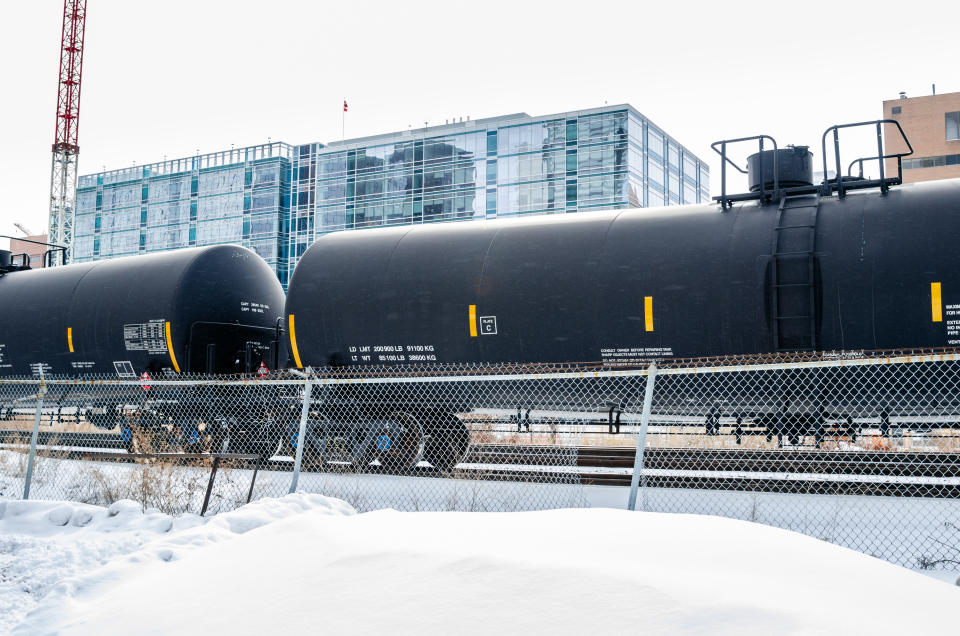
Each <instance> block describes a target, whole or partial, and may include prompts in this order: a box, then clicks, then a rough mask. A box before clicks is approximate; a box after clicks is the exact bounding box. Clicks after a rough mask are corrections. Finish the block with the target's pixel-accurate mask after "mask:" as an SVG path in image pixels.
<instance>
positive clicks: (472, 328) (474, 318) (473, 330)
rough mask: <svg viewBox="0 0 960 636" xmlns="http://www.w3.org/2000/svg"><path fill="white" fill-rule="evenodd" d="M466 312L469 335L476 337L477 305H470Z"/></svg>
mask: <svg viewBox="0 0 960 636" xmlns="http://www.w3.org/2000/svg"><path fill="white" fill-rule="evenodd" d="M468 313H469V317H470V337H471V338H476V337H477V306H476V305H470V310H469V312H468Z"/></svg>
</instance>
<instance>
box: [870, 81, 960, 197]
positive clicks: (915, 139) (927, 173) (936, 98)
mask: <svg viewBox="0 0 960 636" xmlns="http://www.w3.org/2000/svg"><path fill="white" fill-rule="evenodd" d="M902 95H903V93H901V96H902ZM883 118H884V119H896V120H897V121H898V122H900V125H901V126H902V127H903V131H904V132H905V133H906V134H907V139H909V140H910V144H911V145H912V146H913V154H912V155H910V156H909V157H905V158H904V159H903V182H904V183H914V182H917V181H933V180H934V179H951V178H954V177H960V93H945V94H942V95H926V96H924V97H909V98H908V97H901V98H900V99H890V100H887V101H884V102H883ZM886 128H887V130H886V132H885V134H884V138H885V141H886V152H887V153H890V152H905V151H906V145H905V144H904V143H903V141H902V140H901V138H900V135H899V133H898V132H897V130H896V128H895V127H893V126H889V125H888V126H886ZM886 170H887V174H888V175H896V172H897V163H896V160H893V159H888V160H887V166H886Z"/></svg>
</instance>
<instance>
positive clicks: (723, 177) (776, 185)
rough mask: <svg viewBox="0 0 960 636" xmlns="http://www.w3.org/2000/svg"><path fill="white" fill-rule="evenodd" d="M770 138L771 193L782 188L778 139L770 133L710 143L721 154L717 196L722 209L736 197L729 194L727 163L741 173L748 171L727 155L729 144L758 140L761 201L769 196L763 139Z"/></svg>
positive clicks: (728, 205) (750, 196)
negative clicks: (718, 195)
mask: <svg viewBox="0 0 960 636" xmlns="http://www.w3.org/2000/svg"><path fill="white" fill-rule="evenodd" d="M764 139H769V140H770V141H771V143H773V189H772V190H771V191H770V192H771V193H774V192H776V191H777V190H779V189H780V175H779V172H778V167H777V155H778V154H779V153H778V152H777V140H776V139H774V138H773V137H771V136H770V135H753V136H752V137H739V138H737V139H722V140H720V141H715V142H713V143H712V144H710V147H711V148H713V151H714V152H715V153H717V154H718V155H720V197H719V198H716V197H715V199H717V200H719V201H720V209H721V210H726V209H727V208H728V207H730V204H731V203H732V202H733V201H734V198H732V197H728V196H727V164H728V163H729V164H730V165H731V166H733V167H734V168H736V169H737V170H738V171H739V172H740V173H741V174H747V171H746V170H744V169H743V168H741V167H740V166H738V165H737V164H736V163H734V161H733V160H732V159H730V158H729V157H727V144H735V143H740V142H743V141H754V140H757V142H758V146H759V153H760V154H759V157H758V158H759V163H760V165H759V171H760V195H759V198H760V200H761V201H765V200H766V198H767V188H766V179H764V176H763V140H764ZM718 145H719V146H720V150H717V146H718ZM747 198H751V199H753V198H757V197H755V196H753V195H749V196H747Z"/></svg>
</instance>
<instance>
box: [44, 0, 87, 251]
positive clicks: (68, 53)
mask: <svg viewBox="0 0 960 636" xmlns="http://www.w3.org/2000/svg"><path fill="white" fill-rule="evenodd" d="M86 23H87V0H64V2H63V32H62V34H61V36H60V85H59V90H58V93H57V128H56V136H55V138H54V141H53V165H52V167H51V169H50V229H49V237H50V238H48V239H47V240H48V241H50V242H51V243H54V244H57V245H66V246H67V247H68V248H72V247H73V246H72V243H73V207H74V199H75V198H76V193H77V154H78V153H79V152H80V146H79V145H78V141H77V131H78V129H79V126H80V79H81V75H82V73H81V71H82V69H83V32H84V27H85V26H86ZM68 253H69V251H68ZM54 254H56V256H55V257H54V261H55V262H54V263H53V264H54V265H59V264H62V263H61V258H62V257H61V256H60V253H59V252H54Z"/></svg>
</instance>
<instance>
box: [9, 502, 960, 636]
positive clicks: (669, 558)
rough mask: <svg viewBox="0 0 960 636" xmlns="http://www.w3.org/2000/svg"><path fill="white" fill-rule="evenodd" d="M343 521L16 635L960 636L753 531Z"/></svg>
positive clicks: (887, 578)
mask: <svg viewBox="0 0 960 636" xmlns="http://www.w3.org/2000/svg"><path fill="white" fill-rule="evenodd" d="M349 512H350V509H349V508H348V507H347V506H346V505H344V504H338V503H337V502H336V501H335V500H329V499H325V498H323V497H318V496H304V495H299V496H291V497H286V498H283V499H279V500H269V501H264V502H259V503H256V504H251V505H249V506H246V507H244V508H243V509H240V510H238V511H236V512H235V513H228V514H224V515H221V516H219V517H217V518H215V519H214V520H212V521H210V522H209V523H207V524H205V525H203V526H199V527H194V528H191V529H187V530H183V531H180V532H176V533H171V534H168V535H164V536H162V537H161V538H158V539H156V540H154V541H152V542H150V543H148V544H146V545H144V546H143V547H142V549H141V550H139V551H138V552H136V553H135V554H132V555H129V556H127V557H123V558H121V559H119V560H115V561H113V562H111V563H110V564H109V565H108V566H107V567H104V568H101V569H100V570H97V571H96V572H93V573H91V574H89V575H87V576H85V577H78V578H75V579H72V580H71V581H68V582H66V583H64V584H61V585H58V586H57V587H56V588H55V589H54V590H53V591H51V592H50V593H49V594H48V595H47V596H46V598H45V599H44V600H43V603H42V605H41V606H40V608H38V609H37V610H36V611H34V612H33V613H31V614H30V616H29V617H28V619H27V620H26V621H25V622H24V623H23V624H22V625H21V626H20V627H19V628H18V630H17V632H16V633H20V634H34V633H48V632H59V633H63V634H121V633H122V634H126V633H138V634H169V633H226V634H254V633H257V634H262V633H277V632H285V631H289V632H294V630H296V631H298V632H301V633H318V632H321V631H322V632H323V633H330V634H335V633H346V634H357V633H399V634H414V633H416V634H424V633H426V634H434V633H456V634H489V633H505V634H522V633H551V634H577V635H578V636H580V635H583V634H596V633H603V634H607V633H611V634H613V633H655V634H659V633H721V634H724V633H725V634H769V633H852V634H859V633H871V634H907V633H924V634H937V633H955V632H956V621H957V619H956V617H955V608H956V606H957V604H958V603H960V588H956V587H951V586H948V585H944V584H943V583H940V582H938V581H934V580H932V579H929V578H926V577H924V576H921V575H919V574H916V573H913V572H910V571H908V570H904V569H901V568H899V567H897V566H893V565H890V564H888V563H885V562H883V561H880V560H878V559H874V558H872V557H868V556H865V555H863V554H860V553H857V552H853V551H851V550H847V549H845V548H841V547H838V546H834V545H830V544H828V543H825V542H822V541H819V540H816V539H812V538H809V537H805V536H803V535H799V534H794V533H791V532H787V531H784V530H779V529H776V528H770V527H766V526H761V525H758V524H752V523H748V522H743V521H736V520H731V519H723V518H717V517H706V516H699V515H667V514H657V513H630V512H626V511H618V510H604V509H600V510H556V511H547V512H526V513H400V512H394V511H381V512H372V513H367V514H362V515H350V514H349ZM59 518H62V517H58V519H59ZM71 518H72V517H71ZM144 523H146V521H144ZM238 533H242V534H238ZM225 538H229V539H230V540H224V539H225Z"/></svg>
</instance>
